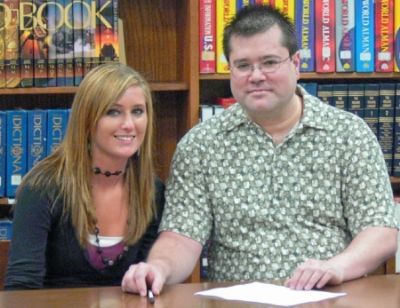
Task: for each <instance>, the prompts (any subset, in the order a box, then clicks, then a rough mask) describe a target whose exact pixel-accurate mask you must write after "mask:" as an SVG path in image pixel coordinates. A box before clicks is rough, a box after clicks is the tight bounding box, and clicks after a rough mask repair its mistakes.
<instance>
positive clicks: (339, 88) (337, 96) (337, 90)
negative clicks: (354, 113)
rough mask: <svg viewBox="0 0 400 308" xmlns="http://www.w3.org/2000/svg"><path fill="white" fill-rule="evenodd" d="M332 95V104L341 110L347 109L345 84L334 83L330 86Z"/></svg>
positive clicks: (346, 88)
mask: <svg viewBox="0 0 400 308" xmlns="http://www.w3.org/2000/svg"><path fill="white" fill-rule="evenodd" d="M332 96H333V97H332V106H334V107H336V108H339V109H342V110H347V107H348V106H347V99H348V86H347V84H334V85H333V88H332Z"/></svg>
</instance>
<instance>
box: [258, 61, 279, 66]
mask: <svg viewBox="0 0 400 308" xmlns="http://www.w3.org/2000/svg"><path fill="white" fill-rule="evenodd" d="M278 63H279V61H277V60H266V61H264V62H262V65H263V66H264V67H271V66H275V65H277V64H278Z"/></svg>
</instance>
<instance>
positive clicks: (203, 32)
mask: <svg viewBox="0 0 400 308" xmlns="http://www.w3.org/2000/svg"><path fill="white" fill-rule="evenodd" d="M199 6H200V8H199V9H200V11H199V31H200V35H199V39H200V41H199V49H200V67H199V70H200V74H210V73H215V44H216V40H215V26H216V24H215V0H200V4H199Z"/></svg>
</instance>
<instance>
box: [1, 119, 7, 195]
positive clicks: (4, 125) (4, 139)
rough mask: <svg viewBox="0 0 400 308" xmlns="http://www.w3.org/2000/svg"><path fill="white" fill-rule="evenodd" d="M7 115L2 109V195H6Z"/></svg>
mask: <svg viewBox="0 0 400 308" xmlns="http://www.w3.org/2000/svg"><path fill="white" fill-rule="evenodd" d="M6 146H7V115H6V113H5V112H4V111H0V197H5V196H6V185H5V184H6Z"/></svg>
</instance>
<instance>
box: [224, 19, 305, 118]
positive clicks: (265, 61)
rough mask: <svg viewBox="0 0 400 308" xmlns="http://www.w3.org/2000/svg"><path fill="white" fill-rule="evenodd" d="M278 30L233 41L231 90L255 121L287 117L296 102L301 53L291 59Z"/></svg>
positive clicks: (237, 37)
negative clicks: (295, 95)
mask: <svg viewBox="0 0 400 308" xmlns="http://www.w3.org/2000/svg"><path fill="white" fill-rule="evenodd" d="M281 38H282V32H281V30H280V29H279V28H278V27H277V26H274V27H272V28H270V29H269V30H267V31H265V32H263V33H259V34H255V35H253V36H250V37H243V36H233V37H232V38H231V40H230V45H231V53H230V57H229V64H230V67H231V90H232V94H233V96H234V97H235V98H236V100H237V101H238V102H239V103H240V104H241V105H242V106H243V108H244V109H245V111H246V113H247V115H248V116H249V117H250V119H252V120H253V121H255V122H257V119H266V118H271V117H277V116H278V117H282V116H283V117H284V116H285V112H286V113H287V112H288V110H290V104H291V103H293V101H294V93H295V90H296V84H297V80H298V78H299V69H298V67H299V63H300V58H299V53H298V52H297V53H295V54H294V55H293V56H292V57H289V51H288V49H287V48H285V47H283V46H282V45H281Z"/></svg>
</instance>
